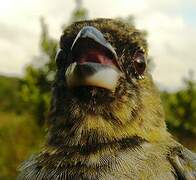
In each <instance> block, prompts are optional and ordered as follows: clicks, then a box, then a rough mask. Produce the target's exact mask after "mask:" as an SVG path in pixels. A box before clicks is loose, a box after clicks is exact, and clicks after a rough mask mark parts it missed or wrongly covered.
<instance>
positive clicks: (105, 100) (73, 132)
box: [49, 19, 165, 145]
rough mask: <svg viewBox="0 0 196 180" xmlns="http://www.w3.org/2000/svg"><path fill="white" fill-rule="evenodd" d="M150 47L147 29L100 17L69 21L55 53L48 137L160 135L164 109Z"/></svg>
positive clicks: (92, 139)
mask: <svg viewBox="0 0 196 180" xmlns="http://www.w3.org/2000/svg"><path fill="white" fill-rule="evenodd" d="M147 51H148V50H147V43H146V40H145V38H144V35H143V33H141V32H140V31H138V30H137V29H135V28H134V27H133V26H131V25H128V24H124V23H122V22H120V21H116V20H111V19H97V20H91V21H82V22H77V23H74V24H73V25H71V26H69V27H67V28H66V29H65V31H64V33H63V35H62V37H61V40H60V51H59V52H58V54H57V57H56V64H57V74H56V80H55V83H54V89H53V101H52V106H51V114H50V118H49V124H50V125H51V126H50V127H51V130H50V138H49V139H50V142H52V143H53V144H55V143H56V144H58V143H62V141H63V143H65V142H66V143H67V144H69V145H76V144H80V145H81V144H85V143H105V142H110V141H118V140H119V139H122V138H127V137H130V136H137V137H140V138H142V139H145V140H148V141H149V140H152V139H153V138H154V139H156V138H160V137H159V136H160V134H159V132H161V130H163V131H164V130H165V123H164V115H163V111H162V107H161V105H160V99H159V94H158V93H157V90H156V88H155V86H154V84H153V82H152V78H151V76H150V74H149V72H148V67H147V66H148V63H147V58H148V57H147V54H148V53H147ZM155 136H156V137H155Z"/></svg>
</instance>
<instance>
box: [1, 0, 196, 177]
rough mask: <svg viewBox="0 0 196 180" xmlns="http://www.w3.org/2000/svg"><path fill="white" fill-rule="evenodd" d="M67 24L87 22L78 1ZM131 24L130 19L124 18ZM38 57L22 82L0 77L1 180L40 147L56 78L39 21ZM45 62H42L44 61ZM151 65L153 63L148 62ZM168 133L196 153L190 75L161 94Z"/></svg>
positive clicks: (195, 94) (195, 101) (49, 42)
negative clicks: (174, 89) (177, 87)
mask: <svg viewBox="0 0 196 180" xmlns="http://www.w3.org/2000/svg"><path fill="white" fill-rule="evenodd" d="M77 3H78V4H77V7H76V8H75V9H74V12H73V14H72V17H71V19H70V22H73V21H76V20H81V19H86V18H87V17H88V16H87V10H86V9H84V8H82V6H81V2H80V1H77ZM124 21H125V22H127V23H133V22H134V19H133V17H132V16H129V17H128V18H127V19H124ZM41 27H42V33H41V38H40V50H41V54H40V55H39V56H38V57H37V58H36V60H35V61H34V63H33V64H39V67H37V66H34V65H32V64H30V65H28V66H27V67H26V71H25V75H24V77H23V78H22V79H18V78H10V77H4V76H0V86H1V88H0V107H1V108H0V147H1V148H0V179H3V180H7V179H8V180H10V179H15V176H16V174H17V171H16V169H17V167H18V165H19V164H20V163H21V162H22V161H23V160H24V159H26V158H27V157H28V156H29V155H30V154H32V152H34V151H36V150H38V149H40V148H41V144H42V142H43V137H44V134H45V133H44V128H43V124H44V120H45V117H46V115H47V113H48V109H49V102H50V96H51V95H50V89H51V85H52V80H53V79H54V75H55V61H54V59H55V55H56V51H57V41H56V40H54V39H52V38H51V37H50V36H49V33H48V28H47V25H46V24H45V22H44V20H43V19H42V20H41ZM43 60H44V61H43ZM151 62H152V60H151ZM161 97H162V100H163V105H164V108H165V111H166V119H167V124H168V128H169V131H170V132H171V133H172V134H174V135H175V136H176V138H177V139H179V141H180V142H181V143H182V144H184V145H186V146H187V147H189V148H191V149H194V150H196V142H195V138H196V111H195V109H196V82H195V81H194V80H193V75H191V76H190V78H189V79H187V80H186V81H185V86H184V88H183V89H181V90H178V91H177V92H172V93H171V92H165V91H164V92H162V93H161Z"/></svg>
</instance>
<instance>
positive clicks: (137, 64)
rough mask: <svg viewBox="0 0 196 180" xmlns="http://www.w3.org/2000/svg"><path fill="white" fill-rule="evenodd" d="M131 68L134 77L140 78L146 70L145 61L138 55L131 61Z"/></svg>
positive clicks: (141, 55)
mask: <svg viewBox="0 0 196 180" xmlns="http://www.w3.org/2000/svg"><path fill="white" fill-rule="evenodd" d="M133 67H134V70H135V73H136V75H138V76H142V75H143V73H144V71H145V69H146V61H145V57H144V55H143V54H138V55H136V56H135V58H134V59H133Z"/></svg>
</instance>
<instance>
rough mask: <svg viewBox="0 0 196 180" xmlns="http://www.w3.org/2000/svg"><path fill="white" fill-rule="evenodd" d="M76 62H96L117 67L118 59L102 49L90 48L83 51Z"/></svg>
mask: <svg viewBox="0 0 196 180" xmlns="http://www.w3.org/2000/svg"><path fill="white" fill-rule="evenodd" d="M76 62H77V63H79V64H85V63H88V62H94V63H99V64H103V65H111V66H115V67H117V64H116V61H115V60H114V59H113V58H111V57H110V56H109V55H108V53H107V52H106V51H103V50H102V49H88V50H87V51H86V52H83V53H82V54H80V56H79V57H77V58H76Z"/></svg>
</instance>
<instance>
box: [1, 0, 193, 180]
mask: <svg viewBox="0 0 196 180" xmlns="http://www.w3.org/2000/svg"><path fill="white" fill-rule="evenodd" d="M97 17H105V18H117V19H119V20H121V21H124V22H126V23H130V24H134V25H135V26H136V27H137V28H138V29H140V30H142V31H144V32H145V34H146V38H147V40H148V43H149V48H150V52H149V56H150V70H151V71H152V74H153V78H154V80H155V82H156V84H157V86H158V87H159V89H160V91H161V98H162V101H163V105H164V108H165V112H166V121H167V127H168V129H169V131H170V132H171V133H172V134H173V136H174V137H175V138H176V139H178V140H179V141H180V142H181V143H182V144H184V145H185V146H186V147H188V148H190V149H191V150H194V151H195V150H196V78H195V73H196V54H195V48H196V1H195V0H189V1H186V0H162V1H157V0H137V1H134V0H107V1H105V0H99V1H96V0H83V1H82V0H57V1H53V0H42V1H40V0H17V1H15V0H6V1H3V0H0V180H1V179H2V180H12V179H15V177H16V174H17V167H18V165H19V164H20V163H21V162H22V161H23V160H24V159H26V158H27V157H28V156H30V155H31V154H32V153H33V152H36V151H38V150H39V149H41V147H42V145H43V142H44V136H45V135H46V133H47V128H46V127H45V126H44V120H45V118H46V116H47V112H48V108H49V102H50V97H51V94H50V87H51V84H52V81H53V79H54V74H55V63H54V58H55V54H56V51H57V49H58V41H59V38H60V35H61V32H62V30H63V29H64V28H65V27H66V26H68V25H69V24H70V23H72V22H74V21H78V20H84V19H92V18H97Z"/></svg>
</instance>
